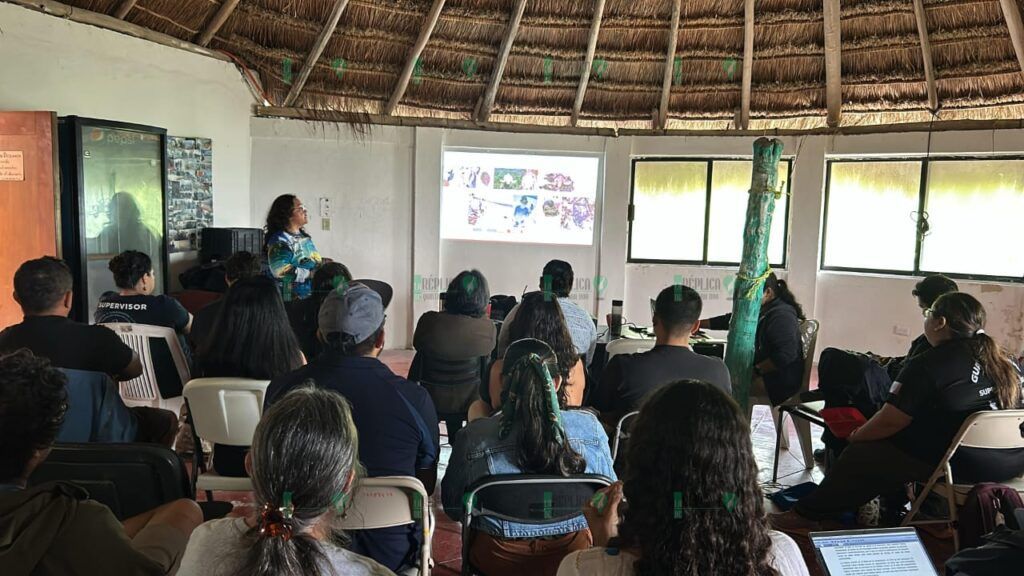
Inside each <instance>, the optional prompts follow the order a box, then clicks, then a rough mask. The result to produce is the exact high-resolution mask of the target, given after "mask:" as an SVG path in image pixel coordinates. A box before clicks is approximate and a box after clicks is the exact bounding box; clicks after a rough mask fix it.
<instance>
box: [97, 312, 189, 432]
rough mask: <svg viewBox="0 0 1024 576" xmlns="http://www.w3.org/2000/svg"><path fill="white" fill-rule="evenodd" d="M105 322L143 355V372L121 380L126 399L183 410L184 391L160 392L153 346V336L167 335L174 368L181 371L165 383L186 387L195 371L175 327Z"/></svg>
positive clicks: (130, 403) (135, 403) (177, 411)
mask: <svg viewBox="0 0 1024 576" xmlns="http://www.w3.org/2000/svg"><path fill="white" fill-rule="evenodd" d="M103 326H106V327H107V328H110V329H111V330H113V331H114V333H116V334H117V336H118V337H119V338H120V339H121V341H122V342H124V343H125V344H127V345H128V347H129V348H131V349H132V350H134V351H135V353H136V354H138V355H139V360H140V361H141V362H142V374H140V375H139V376H137V377H135V378H132V379H131V380H127V381H125V382H121V383H120V389H121V398H122V399H123V400H124V403H125V404H127V405H129V406H153V407H156V408H165V409H167V410H171V411H173V412H174V413H175V414H178V413H180V411H181V405H182V404H183V403H184V400H182V397H181V395H180V394H178V395H177V396H167V397H165V396H163V395H161V393H160V385H159V383H158V382H157V376H156V366H155V365H154V364H153V352H152V348H151V346H150V341H151V339H163V340H164V341H165V342H167V349H168V350H170V351H171V360H172V361H173V362H174V366H173V368H174V371H175V372H176V373H177V378H178V381H177V382H165V383H164V387H165V388H169V389H176V388H177V387H179V386H182V387H183V386H184V385H185V383H186V382H188V381H189V380H190V379H191V377H192V375H191V374H190V372H189V368H188V361H187V360H186V359H185V351H184V350H182V349H181V342H180V341H179V340H178V335H177V334H176V333H175V332H174V329H173V328H168V327H166V326H149V325H148V324H127V323H120V322H116V323H111V324H103Z"/></svg>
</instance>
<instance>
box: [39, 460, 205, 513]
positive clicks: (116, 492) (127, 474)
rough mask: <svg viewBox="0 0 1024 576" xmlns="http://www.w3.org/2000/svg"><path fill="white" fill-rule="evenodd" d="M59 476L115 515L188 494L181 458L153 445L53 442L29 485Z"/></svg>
mask: <svg viewBox="0 0 1024 576" xmlns="http://www.w3.org/2000/svg"><path fill="white" fill-rule="evenodd" d="M58 480H60V481H65V482H71V483H74V484H76V485H78V486H81V487H82V488H84V489H85V490H86V491H88V492H89V497H90V498H92V499H93V500H96V501H97V502H99V503H101V504H104V505H105V506H107V507H108V508H110V510H111V511H112V512H113V513H114V516H116V517H117V518H118V519H119V520H123V519H125V518H129V517H131V516H135V515H137V514H141V513H143V512H146V511H148V510H152V509H153V508H156V507H157V506H160V505H162V504H166V503H168V502H172V501H174V500H177V499H179V498H191V497H192V490H191V486H190V485H189V481H188V478H187V476H186V474H185V467H184V465H183V464H182V462H181V459H180V458H179V457H178V455H177V454H175V453H174V452H173V451H172V450H171V449H170V448H165V447H163V446H159V445H156V444H54V446H53V450H52V451H51V452H50V455H49V456H48V457H47V459H46V460H45V461H44V462H43V463H42V464H40V465H39V467H38V468H36V470H35V472H33V474H32V477H31V478H29V484H30V485H33V486H35V485H38V484H42V483H44V482H53V481H58Z"/></svg>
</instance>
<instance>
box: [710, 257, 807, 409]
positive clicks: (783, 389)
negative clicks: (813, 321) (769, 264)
mask: <svg viewBox="0 0 1024 576" xmlns="http://www.w3.org/2000/svg"><path fill="white" fill-rule="evenodd" d="M731 319H732V314H725V315H723V316H716V317H715V318H711V319H710V320H701V323H700V326H701V328H710V329H712V330H728V329H729V321H730V320H731ZM805 319H806V318H805V317H804V311H803V309H802V308H801V307H800V304H798V303H797V301H796V298H795V297H794V296H793V293H792V292H790V291H789V286H787V285H786V281H785V280H779V279H778V278H777V277H776V276H775V273H774V272H772V273H771V274H769V275H768V278H767V279H766V280H765V281H764V294H762V296H761V313H760V315H759V316H758V319H757V332H756V333H755V335H754V375H753V378H751V381H750V395H751V396H761V397H765V396H767V397H768V399H769V400H770V401H771V403H772V406H777V405H779V404H782V403H783V402H785V401H786V400H788V399H789V398H790V397H791V396H793V395H794V394H796V393H797V392H799V391H800V387H801V386H802V385H803V379H804V352H803V344H802V343H801V340H800V322H801V321H802V320H805Z"/></svg>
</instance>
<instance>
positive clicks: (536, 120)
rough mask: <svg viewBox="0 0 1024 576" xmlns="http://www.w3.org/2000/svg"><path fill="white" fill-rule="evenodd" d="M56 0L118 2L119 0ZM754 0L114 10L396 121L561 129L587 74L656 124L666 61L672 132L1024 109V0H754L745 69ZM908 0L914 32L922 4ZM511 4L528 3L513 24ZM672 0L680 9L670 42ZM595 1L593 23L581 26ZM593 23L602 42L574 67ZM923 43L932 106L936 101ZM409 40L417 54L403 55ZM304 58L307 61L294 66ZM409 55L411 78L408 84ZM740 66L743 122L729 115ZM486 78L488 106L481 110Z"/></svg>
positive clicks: (334, 3) (625, 111) (625, 109)
mask: <svg viewBox="0 0 1024 576" xmlns="http://www.w3.org/2000/svg"><path fill="white" fill-rule="evenodd" d="M7 1H17V0H7ZM63 1H64V3H65V4H68V5H70V6H72V7H74V8H76V9H85V10H91V11H95V12H100V13H103V14H107V15H115V14H117V13H118V10H119V7H121V5H122V1H123V0H63ZM754 1H755V0H605V1H604V2H599V1H598V0H447V1H445V2H439V0H241V1H239V2H235V1H234V0H138V1H137V2H136V3H135V4H134V5H133V6H132V7H131V9H130V10H128V12H127V14H125V16H124V20H125V21H126V22H128V23H131V24H135V25H138V26H141V27H144V28H148V29H151V30H153V31H156V32H160V33H162V34H166V35H168V36H172V37H174V38H177V39H180V40H183V41H188V42H195V41H197V38H201V37H203V35H204V32H207V33H208V34H207V37H209V38H211V41H210V42H209V46H208V47H209V48H211V49H213V50H218V51H222V52H226V53H229V54H230V55H232V56H233V57H234V58H235V59H236V60H237V61H238V62H241V63H243V64H244V65H245V66H246V67H248V68H250V69H252V70H253V71H255V72H257V73H258V76H259V78H260V79H261V82H262V89H263V91H264V94H265V96H266V100H267V101H268V102H269V103H270V104H272V105H281V103H283V102H284V101H285V100H286V98H288V94H289V93H290V92H294V95H293V100H294V104H293V105H294V106H295V107H297V108H299V109H302V110H304V112H302V113H301V114H302V115H308V116H309V117H323V118H327V117H331V118H339V117H342V118H345V117H349V116H345V114H354V115H359V116H353V117H358V118H368V117H369V118H373V117H380V116H382V115H383V114H384V111H385V109H386V105H387V103H388V101H389V99H392V97H393V96H394V95H395V94H397V96H394V98H395V99H396V103H397V106H396V107H395V108H394V110H393V111H392V116H393V117H395V118H396V119H399V120H401V119H416V118H420V119H430V120H431V121H437V120H450V121H453V122H466V121H476V120H478V119H480V118H481V117H486V118H488V121H489V122H492V123H502V125H506V124H508V125H524V124H525V125H532V126H544V127H550V128H554V129H558V128H560V127H565V128H568V127H570V126H571V125H572V124H573V120H572V118H573V116H574V105H575V102H576V96H577V91H578V89H579V87H580V83H581V79H582V78H583V77H584V76H587V78H588V83H587V85H586V90H585V92H584V97H583V99H582V104H581V105H580V106H579V109H578V110H576V111H575V112H576V113H577V115H578V126H580V127H587V128H594V129H615V130H618V129H626V130H651V129H653V128H654V127H655V126H657V125H658V124H657V122H656V119H652V112H655V111H656V110H657V109H658V108H659V106H660V105H661V104H662V88H663V82H664V79H665V71H666V63H669V65H670V66H671V67H672V71H671V72H672V73H671V86H670V89H669V91H668V100H667V105H668V113H667V122H665V128H666V129H668V130H729V129H736V128H749V129H751V130H766V129H780V130H816V129H822V128H824V127H826V122H827V120H826V118H827V116H828V115H827V112H828V107H829V100H828V99H827V98H826V93H827V90H826V87H827V86H828V85H831V86H834V87H836V90H838V92H833V94H834V95H835V94H841V99H840V98H835V97H833V99H832V106H833V108H834V109H833V112H834V117H835V118H837V119H839V123H840V125H842V126H866V125H887V124H896V123H904V122H927V121H931V120H935V119H938V120H1010V119H1019V118H1021V115H1022V111H1024V74H1022V66H1024V45H1022V44H1024V40H1022V39H1021V37H1022V36H1024V31H1021V32H1020V33H1016V32H1015V34H1016V35H1017V39H1018V42H1017V44H1016V45H1015V42H1014V38H1013V36H1012V35H1011V31H1012V30H1013V28H1014V25H1015V23H1016V24H1017V25H1019V23H1020V16H1019V14H1020V12H1024V0H843V1H842V3H841V5H840V4H839V0H756V2H755V3H754V5H753V8H754V9H753V14H754V17H753V25H752V26H753V44H752V45H753V52H752V58H751V60H750V61H749V67H745V66H744V45H743V44H744V29H745V26H746V25H747V24H748V22H747V19H746V18H745V10H744V8H745V3H746V2H754ZM919 1H920V2H922V6H923V13H924V19H923V22H924V25H925V28H926V29H925V30H921V29H920V27H919V24H918V20H917V18H915V7H914V5H915V2H919ZM339 2H343V3H345V6H344V9H343V11H342V14H341V18H340V21H339V22H338V24H337V26H336V27H334V28H333V29H330V28H328V27H325V22H327V21H328V20H329V18H330V15H331V13H332V12H333V11H334V10H335V9H336V8H338V3H339ZM520 2H525V8H524V10H523V16H522V19H521V21H520V23H519V26H518V28H517V29H516V30H515V34H514V35H512V36H511V37H510V31H511V28H512V26H510V23H511V21H512V20H513V14H514V13H515V11H516V8H517V6H518V5H519V3H520ZM675 2H680V15H681V16H680V24H679V30H678V35H677V37H676V40H677V42H676V44H677V47H676V51H675V53H674V54H671V55H669V54H667V50H668V46H669V36H670V34H671V32H670V30H671V28H670V22H671V14H672V10H673V5H674V3H675ZM18 3H22V4H25V3H24V2H18ZM438 3H441V4H442V6H441V9H440V12H439V15H438V17H437V19H436V21H432V20H431V19H430V18H429V14H430V13H431V9H432V7H436V6H437V4H438ZM830 3H831V4H830ZM36 4H38V2H36ZM222 4H237V6H235V7H234V8H232V7H231V6H225V8H224V9H225V11H227V10H230V15H229V16H228V17H227V19H226V20H224V21H223V25H220V26H219V27H218V26H213V28H212V29H211V22H212V21H213V22H216V21H218V19H217V18H216V17H215V15H216V14H217V13H218V11H219V10H221V7H222ZM602 4H603V6H604V9H603V12H602V20H601V22H600V26H599V27H597V26H592V24H593V22H594V12H595V7H596V6H598V5H602ZM825 4H828V6H829V9H830V10H831V9H835V10H837V11H838V13H839V28H840V39H839V40H838V41H833V40H830V42H831V44H828V43H827V42H826V34H825V28H826V26H825V10H824V9H823V5H825ZM834 13H835V12H833V14H834ZM832 21H833V22H834V21H835V20H834V17H833V20H832ZM218 24H219V22H218ZM325 28H326V29H325ZM424 30H428V31H429V33H426V32H424V33H422V34H421V31H424ZM592 30H596V31H597V36H596V51H595V52H594V55H593V60H592V63H591V66H589V70H585V69H584V68H585V65H586V62H587V47H588V40H589V39H590V35H591V31H592ZM211 31H212V36H210V35H209V32H211ZM418 38H420V39H421V42H420V43H419V45H417V39H418ZM423 41H425V44H424V43H423ZM321 45H322V51H321V52H319V54H318V53H317V51H316V50H315V47H318V46H321ZM503 45H507V46H509V49H508V50H507V58H506V59H502V54H503V50H502V46H503ZM414 46H415V49H414ZM830 46H831V47H830ZM923 46H924V48H923ZM837 50H838V52H839V54H838V57H837V58H836V59H834V60H832V62H833V63H834V62H839V63H840V64H841V66H840V67H839V70H838V71H837V70H836V66H834V64H829V66H830V67H831V68H830V69H829V70H831V71H829V70H827V66H826V53H828V54H831V55H835V54H836V51H837ZM311 52H312V56H310V54H311ZM925 52H927V53H928V54H929V55H930V59H931V62H932V66H933V68H934V75H933V78H934V81H933V85H934V93H935V96H936V98H937V103H938V109H937V110H934V109H930V107H929V96H928V94H929V84H928V82H927V81H926V74H925V68H924V61H925V60H924V57H923V55H924V54H925ZM410 54H419V58H418V59H416V60H415V61H412V62H410ZM310 58H312V60H313V61H314V62H315V64H314V65H313V66H312V67H311V69H310V70H308V71H304V70H302V67H303V65H304V62H305V61H306V60H307V59H310ZM408 66H411V67H412V75H411V77H408V76H407V78H408V79H407V81H403V80H404V79H403V78H402V76H401V75H402V71H403V68H406V67H408ZM499 70H500V71H501V72H500V76H497V74H498V71H499ZM746 70H749V73H748V72H746ZM747 74H749V83H750V97H749V108H750V120H749V124H748V125H747V126H738V125H737V122H738V120H737V118H738V110H739V109H740V108H741V107H742V106H743V90H742V88H743V85H744V81H745V77H746V75H747ZM307 76H308V79H307V78H306V77H307ZM296 83H299V84H300V85H299V86H296V85H295V84H296ZM830 83H831V84H830ZM837 83H838V85H837ZM491 84H493V85H494V89H495V90H496V94H495V98H494V103H493V108H490V109H488V110H483V111H482V110H481V108H482V107H486V104H484V105H483V106H482V105H481V102H482V101H484V98H483V96H484V94H485V92H486V90H487V88H488V86H489V85H491ZM840 102H841V109H839V106H840ZM840 112H841V117H840ZM339 114H340V116H339Z"/></svg>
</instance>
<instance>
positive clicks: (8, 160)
mask: <svg viewBox="0 0 1024 576" xmlns="http://www.w3.org/2000/svg"><path fill="white" fill-rule="evenodd" d="M55 126H56V115H55V114H54V113H52V112H0V328H4V327H6V326H10V325H11V324H17V323H18V322H20V321H21V308H19V307H18V304H17V302H15V301H14V296H13V294H14V272H15V270H17V269H18V266H20V265H21V263H22V262H24V261H26V260H31V259H32V258H39V257H40V256H56V255H58V250H59V248H58V247H59V245H60V243H59V239H58V236H57V207H56V200H57V176H56V170H55V169H56V151H57V147H56V144H57V142H56V135H55V131H54V127H55Z"/></svg>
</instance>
